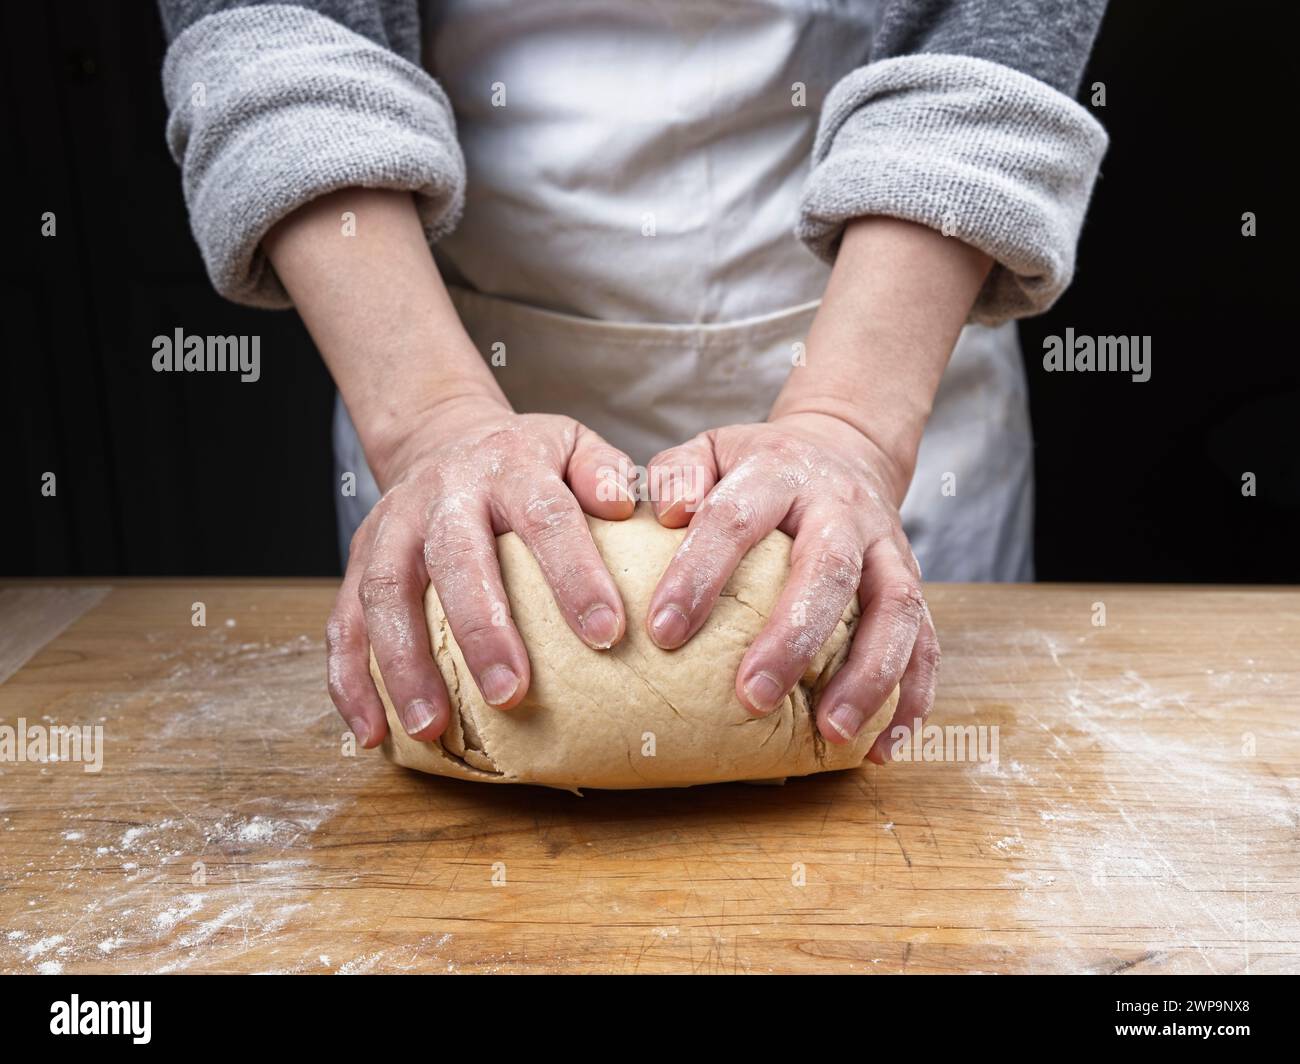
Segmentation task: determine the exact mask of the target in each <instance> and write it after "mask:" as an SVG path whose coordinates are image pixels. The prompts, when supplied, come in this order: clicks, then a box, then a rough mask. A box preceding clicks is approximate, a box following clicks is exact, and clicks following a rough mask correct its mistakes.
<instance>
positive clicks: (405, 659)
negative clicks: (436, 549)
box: [357, 512, 450, 742]
mask: <svg viewBox="0 0 1300 1064" xmlns="http://www.w3.org/2000/svg"><path fill="white" fill-rule="evenodd" d="M423 540H424V536H423V533H422V531H421V530H420V529H419V528H418V527H417V526H416V525H415V524H414V523H413V522H411V521H410V520H409V519H408V518H407V517H406V516H405V515H400V514H397V513H393V512H389V513H387V514H385V515H384V516H383V517H382V518H381V519H380V521H379V524H378V526H377V527H376V529H375V538H374V543H373V544H372V546H371V549H370V556H369V558H368V560H367V561H366V567H365V572H364V573H363V574H362V576H361V582H360V584H359V585H358V586H357V599H358V601H359V602H360V603H361V608H362V610H363V612H364V614H365V621H366V631H367V632H368V633H369V636H370V646H371V649H372V650H373V651H374V654H375V661H376V663H377V664H378V665H379V674H380V675H381V676H383V678H384V686H385V687H386V688H387V689H388V697H389V698H390V699H392V702H393V708H394V709H396V710H397V716H398V719H399V720H401V722H402V727H403V728H405V729H406V734H407V735H409V736H411V738H413V739H419V740H421V741H422V742H432V741H433V740H434V739H436V738H438V736H439V735H441V734H442V732H443V729H444V728H446V726H447V722H448V720H450V713H449V710H448V706H447V689H446V687H445V685H444V684H443V682H442V675H441V674H440V673H439V672H438V669H437V667H436V666H435V665H434V663H433V654H432V652H431V650H430V648H429V631H428V627H427V626H426V625H425V623H424V590H425V587H426V586H427V585H428V577H427V576H426V575H425V571H424V563H423V547H424V542H423Z"/></svg>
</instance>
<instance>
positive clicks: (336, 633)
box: [325, 608, 354, 656]
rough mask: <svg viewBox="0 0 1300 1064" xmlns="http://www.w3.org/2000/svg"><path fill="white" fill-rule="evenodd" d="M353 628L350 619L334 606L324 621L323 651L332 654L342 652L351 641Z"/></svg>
mask: <svg viewBox="0 0 1300 1064" xmlns="http://www.w3.org/2000/svg"><path fill="white" fill-rule="evenodd" d="M353 631H354V628H353V626H352V622H351V620H349V619H348V618H347V617H345V616H343V615H342V614H341V613H340V612H339V611H338V609H337V608H336V609H335V611H334V612H333V613H331V614H330V616H329V620H327V621H326V622H325V651H326V653H327V654H329V655H331V656H333V655H336V654H342V653H344V652H345V651H346V650H347V649H348V647H349V645H350V644H351V643H352V634H353Z"/></svg>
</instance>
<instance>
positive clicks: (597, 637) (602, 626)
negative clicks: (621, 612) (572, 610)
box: [581, 603, 618, 650]
mask: <svg viewBox="0 0 1300 1064" xmlns="http://www.w3.org/2000/svg"><path fill="white" fill-rule="evenodd" d="M581 623H582V637H583V638H584V639H585V640H586V641H587V642H588V643H590V644H591V645H592V646H593V647H595V648H596V649H597V650H608V649H609V648H610V647H612V646H613V645H614V640H615V639H617V638H618V615H617V614H615V612H614V611H613V610H611V609H610V608H609V607H608V606H606V605H605V604H604V603H600V604H598V605H595V606H592V607H591V609H589V610H588V611H587V613H586V615H585V616H584V617H583V618H582V622H581Z"/></svg>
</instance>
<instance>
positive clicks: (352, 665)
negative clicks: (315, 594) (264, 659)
mask: <svg viewBox="0 0 1300 1064" xmlns="http://www.w3.org/2000/svg"><path fill="white" fill-rule="evenodd" d="M370 534H371V527H370V526H368V525H367V524H366V523H365V522H363V523H362V525H361V527H360V528H359V529H358V530H357V533H356V535H355V536H353V537H352V545H351V547H350V548H349V549H348V567H347V572H346V573H345V574H344V577H343V585H342V587H340V588H339V593H338V597H337V598H336V599H335V600H334V609H333V611H331V613H330V617H329V621H328V622H326V625H325V674H326V684H327V686H328V687H329V693H330V698H331V699H332V700H333V702H334V705H335V707H336V708H337V709H338V711H339V715H340V716H342V717H343V719H344V720H345V721H347V725H348V727H349V728H351V729H352V734H353V735H355V736H356V737H357V742H359V743H360V744H361V746H362V748H363V749H369V748H371V747H374V746H378V745H379V744H380V743H381V742H382V741H383V739H384V736H385V735H387V734H388V720H387V718H386V717H385V716H384V704H383V702H381V701H380V698H379V692H378V691H376V690H375V682H374V680H373V679H371V677H370V641H369V640H368V639H367V638H366V622H365V617H364V616H363V615H362V612H361V603H360V601H359V600H358V599H357V585H358V584H360V583H361V573H362V569H363V566H362V563H361V559H362V558H363V557H365V556H366V546H367V544H368V542H369V540H370V538H371V536H370Z"/></svg>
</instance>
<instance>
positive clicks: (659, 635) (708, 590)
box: [646, 463, 792, 650]
mask: <svg viewBox="0 0 1300 1064" xmlns="http://www.w3.org/2000/svg"><path fill="white" fill-rule="evenodd" d="M791 499H792V491H791V489H788V488H786V487H785V486H784V485H783V484H782V483H781V481H780V480H779V479H777V478H775V477H767V476H764V475H763V474H762V473H761V472H760V471H759V469H758V467H757V466H755V465H746V464H744V463H742V464H741V465H740V466H738V467H737V468H736V469H735V470H733V471H732V472H730V473H728V474H727V475H726V476H725V477H723V478H722V479H721V480H720V481H719V482H718V485H717V487H715V488H714V489H713V491H711V492H710V493H709V495H708V496H707V497H706V498H705V500H704V502H703V503H701V504H700V508H699V510H698V511H697V512H696V514H695V516H694V518H693V519H692V520H691V530H690V531H689V532H688V533H687V534H686V538H685V539H684V540H682V544H681V546H680V547H678V548H677V553H676V554H674V555H673V559H672V561H671V562H669V563H668V568H667V569H665V570H664V574H663V576H661V577H660V578H659V584H658V586H657V587H656V588H655V592H654V594H653V595H652V596H651V597H650V608H649V610H647V612H646V629H647V631H648V632H649V634H650V638H651V639H653V640H654V641H655V643H656V644H657V645H658V646H660V647H662V648H663V649H664V650H673V649H676V648H677V647H679V646H681V645H682V644H683V643H685V642H686V641H687V640H688V639H690V638H691V636H693V635H694V634H695V633H696V632H698V631H699V630H700V628H701V626H702V625H703V624H704V622H705V620H706V619H707V618H708V616H709V613H710V611H711V610H712V609H713V606H714V603H716V602H717V601H718V596H719V595H720V594H721V593H722V589H723V587H724V586H726V583H727V580H728V579H730V577H731V574H732V573H733V572H734V571H735V569H736V566H737V565H739V564H740V560H741V559H742V558H743V557H744V556H745V554H746V552H747V551H748V550H749V549H750V547H752V546H753V545H754V544H755V543H757V542H758V541H759V540H760V539H762V538H763V537H764V536H766V535H767V534H768V533H769V532H771V531H772V529H774V528H775V527H776V526H777V525H778V524H779V523H780V522H781V520H782V519H783V518H784V517H785V515H786V511H787V510H788V509H789V508H790V502H791Z"/></svg>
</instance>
